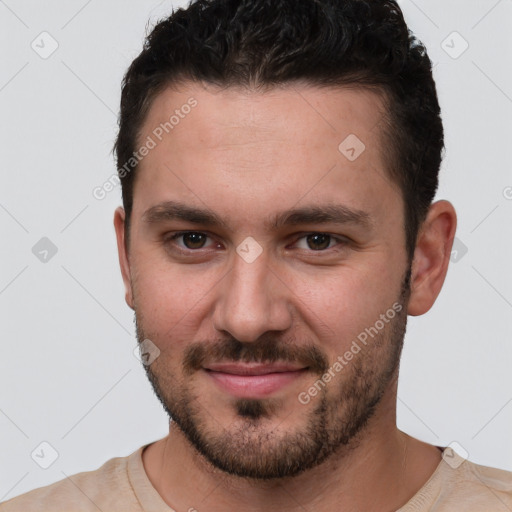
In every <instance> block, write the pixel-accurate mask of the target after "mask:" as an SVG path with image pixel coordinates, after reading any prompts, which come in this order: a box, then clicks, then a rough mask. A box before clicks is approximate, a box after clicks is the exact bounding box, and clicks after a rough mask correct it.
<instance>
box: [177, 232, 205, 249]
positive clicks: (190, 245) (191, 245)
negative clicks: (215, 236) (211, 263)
mask: <svg viewBox="0 0 512 512" xmlns="http://www.w3.org/2000/svg"><path fill="white" fill-rule="evenodd" d="M181 237H182V238H183V244H184V245H185V247H186V248H187V249H201V248H202V247H203V246H204V244H205V242H206V239H207V238H208V237H207V236H206V235H205V234H204V233H195V232H190V233H183V234H182V235H181Z"/></svg>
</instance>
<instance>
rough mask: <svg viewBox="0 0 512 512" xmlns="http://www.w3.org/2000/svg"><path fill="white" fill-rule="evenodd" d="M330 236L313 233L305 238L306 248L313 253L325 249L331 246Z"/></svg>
mask: <svg viewBox="0 0 512 512" xmlns="http://www.w3.org/2000/svg"><path fill="white" fill-rule="evenodd" d="M331 238H332V237H331V236H330V235H325V234H323V233H315V234H312V235H308V236H307V237H306V240H307V244H308V247H309V248H310V249H312V250H313V251H321V250H323V249H327V248H328V247H329V245H330V244H331Z"/></svg>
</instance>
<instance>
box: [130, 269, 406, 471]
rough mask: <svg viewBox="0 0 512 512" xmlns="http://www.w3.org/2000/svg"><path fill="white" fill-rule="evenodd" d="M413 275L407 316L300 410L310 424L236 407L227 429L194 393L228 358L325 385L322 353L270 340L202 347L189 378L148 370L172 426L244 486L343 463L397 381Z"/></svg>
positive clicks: (264, 404) (187, 369)
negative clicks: (297, 373)
mask: <svg viewBox="0 0 512 512" xmlns="http://www.w3.org/2000/svg"><path fill="white" fill-rule="evenodd" d="M410 275H411V269H410V266H409V269H408V271H407V272H406V275H405V277H404V280H403V282H402V289H401V293H400V297H399V298H398V300H397V302H398V303H399V304H400V305H402V309H401V311H400V312H398V313H397V315H396V316H395V317H394V318H393V319H392V320H390V322H389V324H387V325H386V327H385V328H384V329H382V330H381V331H380V332H379V334H378V335H376V336H375V338H374V339H372V341H371V343H369V344H368V345H367V346H364V347H362V350H361V351H360V352H359V353H358V354H356V355H355V356H354V359H353V360H352V361H351V362H350V363H349V364H348V365H347V366H346V367H344V368H343V370H342V372H341V373H342V376H341V377H340V376H336V377H334V378H333V380H332V381H331V382H330V383H329V384H328V385H327V386H326V387H325V388H321V389H320V391H319V393H318V395H317V396H315V397H314V398H313V399H312V400H311V402H310V403H309V404H308V405H307V406H305V405H300V407H303V408H304V409H303V410H304V418H303V421H302V422H301V424H300V425H297V426H296V427H295V428H294V429H293V430H292V429H290V428H289V427H287V428H286V429H284V428H279V427H280V421H281V422H282V421H285V420H286V418H284V419H282V420H280V421H279V420H278V418H277V416H276V414H277V413H278V411H279V410H280V409H281V407H282V405H284V404H282V403H281V402H279V401H278V400H276V399H273V398H266V399H241V398H240V399H236V400H234V401H233V402H232V408H233V413H234V417H235V420H234V421H233V422H232V423H231V424H230V425H229V427H227V428H224V427H222V426H221V423H220V421H217V419H216V418H212V416H211V412H209V411H207V410H206V409H205V408H204V406H203V405H201V401H200V397H199V396H198V395H197V394H196V393H194V390H193V388H192V387H191V386H190V385H189V382H190V377H191V376H192V375H193V374H194V373H195V372H196V371H197V369H198V368H199V367H200V365H201V362H202V361H203V360H204V359H205V358H208V357H210V360H220V359H221V356H224V357H225V358H226V359H227V360H238V361H263V360H265V361H266V362H272V361H276V360H283V359H284V360H286V361H297V360H301V361H308V362H309V363H311V364H309V365H308V366H312V367H313V368H314V369H315V372H316V375H317V376H318V377H317V378H321V376H322V375H323V374H324V372H325V371H327V369H328V367H329V366H330V365H329V362H328V359H327V357H326V356H325V355H324V354H323V352H321V351H320V349H319V348H318V347H315V346H309V347H307V348H306V347H302V348H301V349H300V350H299V349H297V350H298V352H297V350H296V349H295V347H294V346H292V345H286V346H284V345H281V344H278V343H277V342H275V340H274V339H272V338H267V337H265V338H264V339H263V341H262V343H261V344H256V343H241V342H238V341H237V340H235V339H230V340H225V341H223V342H222V343H215V344H212V345H209V344H207V343H202V344H195V345H193V346H190V347H189V348H188V349H187V350H186V352H185V358H184V361H183V364H182V366H183V367H182V375H184V376H185V377H179V376H176V375H174V374H173V373H172V372H170V371H169V369H168V366H166V365H165V360H164V359H165V358H163V357H161V356H160V357H159V358H158V359H156V360H155V361H154V362H153V363H152V364H151V365H148V366H144V368H145V371H146V374H147V376H148V379H149V381H150V382H151V384H152V386H153V390H154V392H155V394H156V396H157V398H158V399H159V400H160V402H161V403H162V405H163V407H164V409H165V411H166V412H167V414H168V415H169V418H170V419H171V420H172V422H173V423H174V424H175V425H176V426H177V427H178V428H179V430H180V431H181V433H182V434H183V435H184V436H185V438H186V439H187V440H188V442H189V443H190V445H191V446H192V447H193V449H194V450H196V451H197V452H198V453H199V454H200V456H202V457H203V458H204V459H205V460H206V461H207V463H209V464H211V465H212V466H213V467H215V468H217V469H220V470H222V471H224V472H226V473H228V474H231V475H235V476H238V477H244V478H253V479H261V480H271V479H277V478H285V477H292V476H296V475H298V474H300V473H302V472H303V471H306V470H308V469H311V468H313V467H315V466H317V465H319V464H321V463H322V462H324V461H325V460H326V459H327V458H329V457H330V456H333V455H334V454H336V456H337V457H342V456H343V454H344V453H345V454H346V453H348V452H349V451H350V450H352V449H353V448H354V447H356V446H357V444H358V443H359V441H360V439H361V437H362V436H363V435H364V431H365V427H366V426H367V425H368V422H369V420H370V419H371V418H372V416H373V415H374V413H375V410H376V407H377V405H378V404H379V402H380V401H381V399H382V397H383V395H384V393H385V392H386V390H387V389H388V388H389V386H390V383H391V382H392V381H393V380H394V379H396V378H397V376H398V367H399V361H400V355H401V351H402V347H403V340H404V336H405V331H406V324H407V308H406V305H407V302H408V298H409V293H410V286H409V282H410ZM138 316H140V315H137V313H136V315H135V323H136V330H137V339H138V341H139V343H140V342H142V341H143V340H145V339H146V336H145V332H144V328H143V326H142V321H141V320H142V319H141V318H138ZM157 344H158V343H157ZM223 360H224V359H223ZM345 372H348V373H349V375H348V376H347V375H346V373H345ZM337 379H338V384H336V382H337ZM314 380H315V379H312V381H311V382H314ZM293 400H296V397H295V396H294V397H293ZM297 403H299V402H298V401H297Z"/></svg>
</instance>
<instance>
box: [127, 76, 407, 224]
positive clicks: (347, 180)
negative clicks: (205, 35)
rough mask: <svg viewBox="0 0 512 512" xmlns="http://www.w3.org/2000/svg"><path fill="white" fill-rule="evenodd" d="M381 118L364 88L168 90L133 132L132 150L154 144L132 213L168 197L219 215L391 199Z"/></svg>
mask: <svg viewBox="0 0 512 512" xmlns="http://www.w3.org/2000/svg"><path fill="white" fill-rule="evenodd" d="M384 112H385V110H384V103H383V98H382V96H381V95H379V94H377V93H376V92H373V91H370V90H366V89H355V88H340V87H337V88H333V87H329V88H326V87H323V88H320V87H315V86H311V85H304V84H298V83H297V84H288V85H286V86H282V87H275V88H272V89H269V90H266V91H264V92H262V91H255V90H247V89H241V88H232V87H228V88H223V89H221V88H218V87H215V86H211V85H204V84H199V83H195V82H188V83H184V84H181V85H180V86H179V87H176V88H167V89H165V90H163V91H162V92H161V93H160V94H159V95H158V96H157V97H156V98H155V99H154V101H153V104H152V105H151V108H150V110H149V112H148V115H147V118H146V120H145V122H144V124H143V126H142V129H141V131H140V136H139V145H142V144H144V143H145V141H148V140H149V139H151V140H152V141H153V144H154V146H153V148H152V149H151V150H150V151H149V152H148V154H147V155H146V156H145V157H144V158H143V159H142V160H141V162H140V163H139V166H138V170H137V178H136V180H135V181H136V184H135V189H136V192H135V194H134V209H135V208H136V206H137V204H140V206H141V207H142V206H146V207H147V206H151V204H156V203H158V202H161V201H165V200H172V199H176V198H180V199H183V198H185V199H188V200H189V203H191V204H194V205H196V206H199V205H200V203H201V202H202V203H204V204H203V205H202V206H204V205H207V206H208V207H209V208H210V209H211V210H224V211H225V212H226V213H227V214H228V212H229V210H231V211H236V212H238V211H241V210H247V211H248V210H251V208H252V213H254V212H255V211H258V210H259V211H265V212H268V211H269V209H272V208H273V209H274V210H275V209H276V207H277V206H283V207H285V206H288V207H291V206H293V205H296V204H297V203H300V201H301V200H304V201H306V200H307V202H308V203H310V204H311V203H314V202H315V201H316V202H317V203H318V204H320V203H326V202H327V203H336V202H337V203H341V204H345V205H347V206H352V207H354V208H357V209H364V208H365V207H367V206H368V205H369V203H371V202H372V200H374V199H375V197H376V195H378V194H379V193H380V195H381V196H383V197H385V196H386V194H388V195H389V194H394V195H395V196H396V193H397V191H396V190H395V189H396V187H395V186H394V184H392V183H390V181H389V179H388V176H387V172H386V170H385V162H384V158H383V154H382V143H381V138H382V126H381V125H382V124H383V123H382V121H383V118H384ZM137 183H138V184H139V185H138V184H137ZM170 196H173V197H170ZM395 199H396V197H395ZM285 203H286V204H285ZM380 203H383V204H384V203H385V201H379V204H380ZM381 206H382V207H384V206H383V205H381ZM373 207H374V208H375V207H378V205H377V204H374V205H373Z"/></svg>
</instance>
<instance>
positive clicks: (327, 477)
mask: <svg viewBox="0 0 512 512" xmlns="http://www.w3.org/2000/svg"><path fill="white" fill-rule="evenodd" d="M394 404H396V402H393V403H392V404H390V403H389V400H386V399H383V400H382V401H381V403H380V404H379V407H378V410H377V411H376V414H375V415H374V417H373V418H372V419H371V420H370V421H369V423H368V425H367V426H366V428H365V429H364V431H363V432H361V433H360V436H359V437H358V438H357V439H354V440H353V442H352V443H351V444H350V445H349V446H345V447H342V448H341V449H340V450H339V451H337V452H336V453H333V455H332V456H331V457H330V458H329V459H327V460H326V461H324V462H323V463H322V464H320V465H318V466H316V467H315V468H312V469H310V470H307V471H305V472H303V473H301V474H300V475H297V476H295V477H289V478H283V479H276V480H269V481H263V480H255V479H246V478H240V477H236V476H232V475H228V474H226V473H224V472H223V471H220V470H218V469H216V468H213V467H212V466H211V464H209V463H208V462H207V461H206V460H205V459H204V458H203V457H202V455H200V454H199V453H198V452H197V451H196V450H195V448H194V447H192V446H191V445H190V443H189V442H188V440H187V439H186V438H185V436H184V435H183V433H182V432H181V431H180V430H179V429H178V428H177V427H176V425H175V424H173V423H171V427H170V431H169V435H168V436H167V437H165V438H164V439H162V440H160V441H158V442H156V443H153V444H152V445H150V446H149V447H148V448H147V449H146V450H145V451H144V453H143V463H144V467H145V470H146V472H147V474H148V477H149V479H150V481H151V483H152V484H153V486H154V487H155V488H156V490H157V491H158V493H159V494H160V495H161V496H162V498H163V499H164V501H165V502H166V503H167V504H168V505H169V506H170V507H171V508H174V510H176V511H181V510H194V509H195V510H197V511H199V512H201V511H202V510H208V512H220V511H223V512H226V511H235V510H239V509H240V507H243V508H244V509H245V510H247V511H248V512H261V511H266V512H274V511H280V512H283V511H290V512H291V511H302V510H304V509H307V510H315V511H318V512H324V511H325V512H327V511H331V510H336V509H338V510H345V511H351V510H367V511H372V510H379V511H380V512H382V511H384V510H390V511H392V510H397V509H399V508H400V507H401V506H403V505H404V504H405V503H406V502H407V501H408V500H409V499H410V498H412V496H414V494H416V492H417V491H418V490H419V489H420V488H421V486H422V485H423V484H424V483H425V482H426V481H427V480H428V478H429V477H430V476H431V475H432V473H433V472H434V470H435V468H436V467H437V465H438V464H439V462H440V460H441V453H440V451H439V450H438V449H437V448H435V447H434V446H431V445H428V444H426V443H423V442H421V441H419V440H417V439H414V438H412V437H410V436H408V435H407V434H405V433H403V432H401V431H400V430H398V429H397V427H396V422H395V405H394ZM390 405H392V407H390ZM383 411H385V412H384V413H383ZM369 490H370V491H371V492H369Z"/></svg>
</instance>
